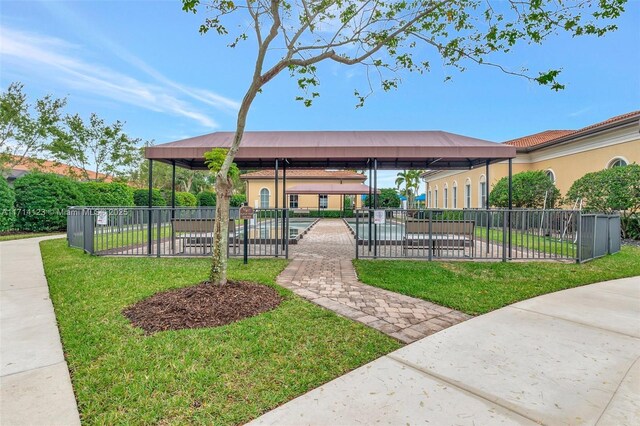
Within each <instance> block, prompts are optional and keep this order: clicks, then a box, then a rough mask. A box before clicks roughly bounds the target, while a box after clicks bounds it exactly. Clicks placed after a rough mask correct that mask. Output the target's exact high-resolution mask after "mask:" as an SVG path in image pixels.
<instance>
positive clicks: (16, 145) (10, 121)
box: [0, 82, 67, 172]
mask: <svg viewBox="0 0 640 426" xmlns="http://www.w3.org/2000/svg"><path fill="white" fill-rule="evenodd" d="M23 88H24V86H23V85H22V84H21V83H18V82H14V83H11V84H10V85H9V87H8V88H7V90H6V91H5V92H2V93H1V94H0V172H2V171H3V170H4V171H6V170H10V169H11V168H13V167H15V166H17V165H20V164H23V163H25V162H26V161H29V160H30V157H35V156H37V155H38V154H40V153H41V152H42V151H43V149H44V146H45V145H46V143H48V141H49V139H50V138H51V136H52V135H53V134H54V133H55V131H56V130H57V128H58V125H59V123H60V115H61V112H62V108H64V106H65V104H66V102H67V101H66V100H65V99H55V98H53V97H52V96H51V95H47V96H45V97H43V98H41V99H37V100H36V101H35V103H34V104H30V103H29V101H28V100H27V95H26V94H25V93H24V91H23ZM34 159H35V158H34Z"/></svg>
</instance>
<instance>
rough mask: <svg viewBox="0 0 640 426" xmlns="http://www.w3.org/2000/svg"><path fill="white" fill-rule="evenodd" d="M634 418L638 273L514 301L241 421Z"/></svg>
mask: <svg viewBox="0 0 640 426" xmlns="http://www.w3.org/2000/svg"><path fill="white" fill-rule="evenodd" d="M639 422H640V277H634V278H625V279H620V280H615V281H609V282H603V283H598V284H592V285H588V286H584V287H577V288H573V289H570V290H564V291H561V292H557V293H551V294H547V295H544V296H539V297H536V298H534V299H529V300H526V301H523V302H519V303H516V304H514V305H511V306H508V307H506V308H503V309H499V310H497V311H493V312H491V313H489V314H486V315H482V316H480V317H476V318H473V319H471V320H469V321H465V322H463V323H461V324H458V325H456V326H454V327H451V328H448V329H447V330H444V331H442V332H439V333H437V334H434V335H432V336H429V337H426V338H424V339H422V340H420V341H418V342H415V343H412V344H410V345H408V346H406V347H404V348H402V349H400V350H398V351H395V352H392V353H390V354H388V355H387V356H384V357H382V358H379V359H377V360H375V361H373V362H371V363H369V364H367V365H365V366H363V367H360V368H358V369H356V370H354V371H352V372H350V373H347V374H346V375H344V376H342V377H340V378H338V379H336V380H333V381H332V382H329V383H327V384H326V385H323V386H320V387H319V388H317V389H315V390H313V391H311V392H309V393H307V394H305V395H303V396H301V397H299V398H296V399H294V400H292V401H290V402H288V403H286V404H284V405H282V406H280V407H279V408H276V409H275V410H273V411H271V412H269V413H267V414H265V415H263V416H262V417H259V418H258V419H256V420H254V421H253V422H251V423H250V424H251V425H254V426H255V425H296V426H302V425H355V424H394V425H395V424H424V423H428V424H436V425H449V424H456V425H467V424H468V425H472V424H476V425H477V424H514V425H535V424H553V425H555V424H585V425H616V426H622V425H629V426H631V425H636V424H638V423H639Z"/></svg>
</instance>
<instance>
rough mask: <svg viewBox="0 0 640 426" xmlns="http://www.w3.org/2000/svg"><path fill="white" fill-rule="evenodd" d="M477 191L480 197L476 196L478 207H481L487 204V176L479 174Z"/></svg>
mask: <svg viewBox="0 0 640 426" xmlns="http://www.w3.org/2000/svg"><path fill="white" fill-rule="evenodd" d="M478 191H479V192H480V197H478V207H480V208H481V209H483V208H485V207H486V206H487V178H486V177H485V176H484V175H480V183H479V185H478Z"/></svg>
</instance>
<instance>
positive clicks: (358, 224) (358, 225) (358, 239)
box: [356, 210, 360, 260]
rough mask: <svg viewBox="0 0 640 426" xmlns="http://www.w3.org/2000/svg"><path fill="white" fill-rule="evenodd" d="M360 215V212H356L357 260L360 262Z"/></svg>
mask: <svg viewBox="0 0 640 426" xmlns="http://www.w3.org/2000/svg"><path fill="white" fill-rule="evenodd" d="M359 216H360V215H359V214H358V210H356V260H358V252H359V250H358V243H359V242H360V238H359V236H360V217H359Z"/></svg>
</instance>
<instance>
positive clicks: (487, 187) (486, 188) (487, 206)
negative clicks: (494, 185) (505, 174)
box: [484, 160, 491, 210]
mask: <svg viewBox="0 0 640 426" xmlns="http://www.w3.org/2000/svg"><path fill="white" fill-rule="evenodd" d="M489 164H490V162H489V160H487V164H486V165H485V170H486V175H487V179H486V182H487V183H486V185H485V189H484V190H485V191H487V197H486V203H485V204H486V209H487V210H489V206H490V205H491V203H489V182H490V181H489Z"/></svg>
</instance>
